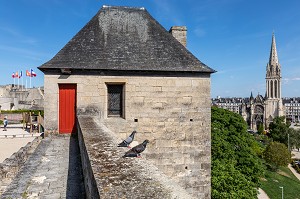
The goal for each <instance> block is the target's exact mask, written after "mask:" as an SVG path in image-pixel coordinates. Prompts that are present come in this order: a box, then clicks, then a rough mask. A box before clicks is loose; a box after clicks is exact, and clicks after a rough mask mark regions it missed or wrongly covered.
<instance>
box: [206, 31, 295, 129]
mask: <svg viewBox="0 0 300 199" xmlns="http://www.w3.org/2000/svg"><path fill="white" fill-rule="evenodd" d="M212 103H213V105H217V106H218V107H221V108H225V109H228V110H231V111H233V112H236V113H239V114H241V115H242V117H243V118H244V119H245V121H247V123H248V125H249V128H251V129H253V130H257V129H258V127H259V126H260V125H263V126H264V128H265V129H267V128H268V127H269V124H270V123H271V122H272V121H273V119H274V118H275V117H279V116H284V115H285V114H286V113H285V112H284V106H283V103H282V98H281V65H280V64H279V60H278V55H277V50H276V41H275V35H274V34H273V35H272V43H271V51H270V57H269V62H268V63H267V67H266V94H265V96H264V97H263V96H262V95H260V94H258V95H257V96H256V97H255V98H254V97H253V94H252V92H251V95H250V98H217V99H213V102H212ZM293 107H294V106H293ZM293 110H294V109H293ZM294 118H296V117H294Z"/></svg>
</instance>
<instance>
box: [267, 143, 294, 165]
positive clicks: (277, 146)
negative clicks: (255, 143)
mask: <svg viewBox="0 0 300 199" xmlns="http://www.w3.org/2000/svg"><path fill="white" fill-rule="evenodd" d="M263 158H264V159H265V161H266V162H267V163H268V164H269V166H271V168H272V167H273V166H275V168H274V169H277V168H278V167H279V166H285V167H286V166H287V165H288V164H289V163H290V162H291V154H290V152H289V151H288V148H287V147H286V146H285V144H282V143H279V142H271V143H270V144H269V145H268V146H267V147H266V150H265V151H264V153H263ZM269 168H270V167H269ZM272 170H273V169H272Z"/></svg>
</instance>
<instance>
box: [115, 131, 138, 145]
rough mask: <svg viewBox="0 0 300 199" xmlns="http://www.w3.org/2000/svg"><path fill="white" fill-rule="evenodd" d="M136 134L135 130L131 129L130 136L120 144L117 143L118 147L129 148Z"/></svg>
mask: <svg viewBox="0 0 300 199" xmlns="http://www.w3.org/2000/svg"><path fill="white" fill-rule="evenodd" d="M135 134H136V131H132V133H131V134H130V136H129V137H128V138H126V139H125V140H123V141H122V142H121V143H120V144H118V147H128V148H130V146H129V144H130V143H131V142H132V141H133V139H134V135H135Z"/></svg>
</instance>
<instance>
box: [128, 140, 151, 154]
mask: <svg viewBox="0 0 300 199" xmlns="http://www.w3.org/2000/svg"><path fill="white" fill-rule="evenodd" d="M148 143H149V140H145V141H144V142H143V143H141V144H139V145H137V146H135V147H133V148H132V149H130V150H129V151H127V152H126V153H125V155H124V156H123V157H138V158H139V157H141V155H140V153H142V152H143V151H144V150H145V149H146V146H147V144H148Z"/></svg>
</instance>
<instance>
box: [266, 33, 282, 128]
mask: <svg viewBox="0 0 300 199" xmlns="http://www.w3.org/2000/svg"><path fill="white" fill-rule="evenodd" d="M265 100H266V101H265V105H266V107H265V117H266V120H265V127H266V128H268V126H269V124H270V122H272V121H273V118H274V117H278V116H283V115H284V114H283V105H282V99H281V66H280V64H279V60H278V55H277V50H276V41H275V35H274V33H273V35H272V44H271V51H270V58H269V62H268V64H267V68H266V99H265Z"/></svg>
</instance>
